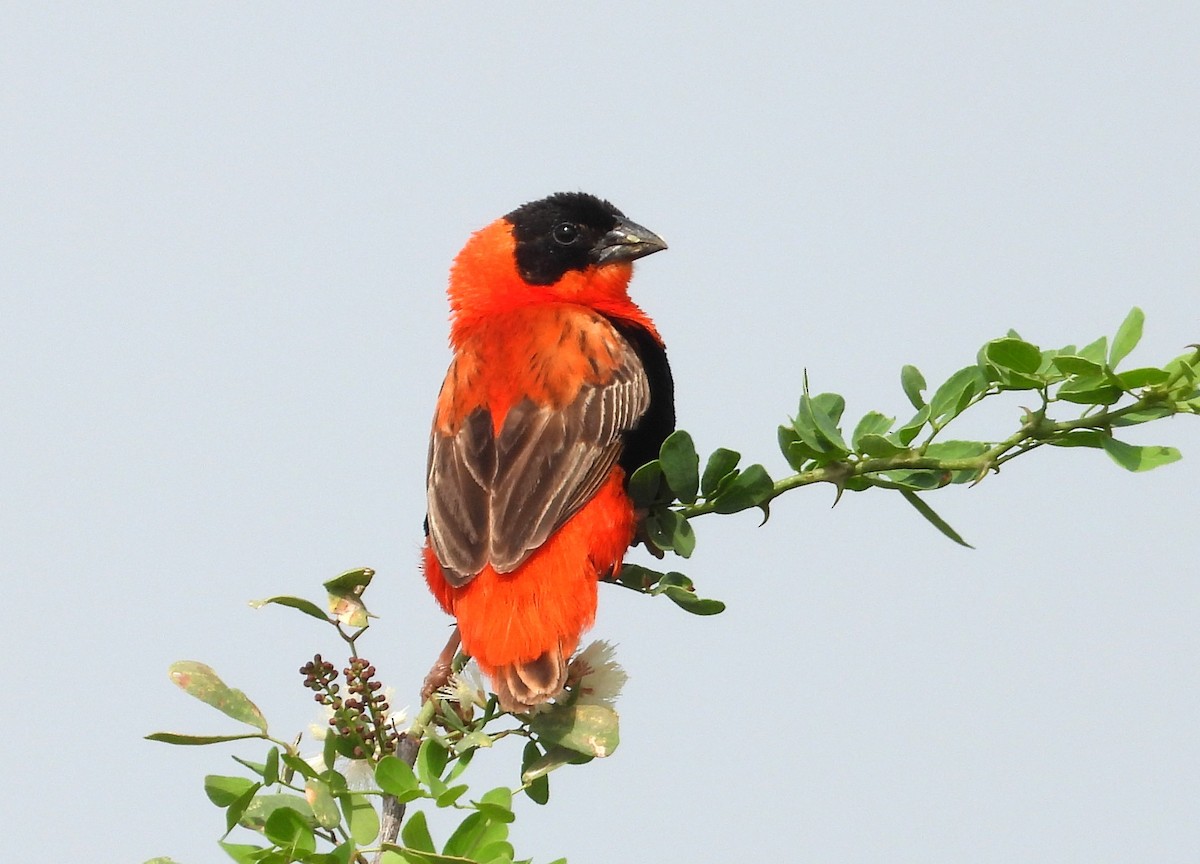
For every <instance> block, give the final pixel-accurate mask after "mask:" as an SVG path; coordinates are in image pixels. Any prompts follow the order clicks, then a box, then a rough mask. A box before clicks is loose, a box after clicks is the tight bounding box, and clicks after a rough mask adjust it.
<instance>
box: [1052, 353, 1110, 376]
mask: <svg viewBox="0 0 1200 864" xmlns="http://www.w3.org/2000/svg"><path fill="white" fill-rule="evenodd" d="M1054 365H1055V366H1056V367H1058V369H1059V371H1061V372H1065V373H1067V374H1068V375H1080V376H1085V377H1092V376H1101V375H1103V374H1104V365H1103V364H1101V363H1093V362H1092V361H1091V360H1088V359H1087V358H1086V357H1077V356H1073V355H1070V354H1060V355H1058V356H1057V357H1055V358H1054Z"/></svg>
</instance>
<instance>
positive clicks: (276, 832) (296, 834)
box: [263, 807, 337, 860]
mask: <svg viewBox="0 0 1200 864" xmlns="http://www.w3.org/2000/svg"><path fill="white" fill-rule="evenodd" d="M334 824H335V825H336V824H337V822H335V823H334ZM263 833H264V834H266V836H267V839H268V840H270V841H271V842H272V843H274V844H275V845H276V846H279V847H280V848H281V849H283V850H284V851H285V852H287V853H288V855H289V856H290V858H291V860H295V859H296V858H297V857H300V856H303V855H307V854H308V853H310V852H315V851H316V850H317V841H316V838H315V837H314V836H313V829H312V827H311V826H310V825H309V824H308V822H306V821H305V820H304V817H302V816H301V815H300V814H299V813H297V812H296V811H295V810H292V809H290V808H288V807H280V808H279V809H277V810H275V812H273V813H272V814H271V815H270V816H268V817H267V821H266V824H265V825H264V826H263Z"/></svg>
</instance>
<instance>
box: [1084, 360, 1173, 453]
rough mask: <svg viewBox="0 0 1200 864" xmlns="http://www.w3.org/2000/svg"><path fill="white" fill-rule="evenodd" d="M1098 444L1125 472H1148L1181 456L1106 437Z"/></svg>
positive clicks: (1168, 451) (1160, 449)
mask: <svg viewBox="0 0 1200 864" xmlns="http://www.w3.org/2000/svg"><path fill="white" fill-rule="evenodd" d="M1115 344H1116V343H1115V342H1114V345H1115ZM1100 443H1101V444H1102V445H1103V447H1104V452H1105V453H1107V454H1108V455H1109V456H1110V457H1112V460H1113V461H1114V462H1116V463H1117V464H1118V465H1120V466H1121V467H1122V468H1124V469H1125V470H1127V471H1149V470H1151V469H1152V468H1157V467H1158V466H1160V465H1168V464H1170V463H1171V462H1178V461H1179V460H1180V459H1181V458H1182V454H1180V452H1179V451H1178V450H1176V449H1175V448H1174V447H1160V446H1150V447H1139V446H1137V445H1135V444H1126V443H1125V442H1124V441H1118V440H1117V439H1115V438H1112V437H1109V436H1107V435H1106V436H1104V437H1103V438H1101V439H1100Z"/></svg>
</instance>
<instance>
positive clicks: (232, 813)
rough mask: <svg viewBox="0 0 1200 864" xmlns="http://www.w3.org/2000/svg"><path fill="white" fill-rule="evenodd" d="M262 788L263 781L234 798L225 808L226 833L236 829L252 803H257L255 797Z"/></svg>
mask: <svg viewBox="0 0 1200 864" xmlns="http://www.w3.org/2000/svg"><path fill="white" fill-rule="evenodd" d="M260 789H262V784H261V783H255V784H253V785H252V786H250V788H248V789H247V790H246V791H245V792H243V793H242V794H241V795H239V796H238V797H237V798H236V799H234V800H233V801H232V802H231V803H230V804H229V806H228V807H226V808H225V833H226V834H228V833H229V832H230V831H232V830H233V829H234V826H236V825H237V824H238V823H239V822H241V821H242V817H243V816H245V815H246V811H247V810H249V809H250V805H251V804H254V803H255V798H256V796H257V795H258V792H259V790H260Z"/></svg>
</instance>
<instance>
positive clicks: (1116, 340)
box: [1108, 306, 1146, 369]
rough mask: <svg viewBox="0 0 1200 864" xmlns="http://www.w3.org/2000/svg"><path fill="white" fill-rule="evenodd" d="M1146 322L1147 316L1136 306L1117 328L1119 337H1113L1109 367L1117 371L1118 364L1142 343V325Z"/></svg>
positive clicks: (1109, 353) (1109, 354)
mask: <svg viewBox="0 0 1200 864" xmlns="http://www.w3.org/2000/svg"><path fill="white" fill-rule="evenodd" d="M1145 321H1146V316H1145V315H1144V314H1143V313H1142V310H1141V309H1139V308H1138V307H1136V306H1134V307H1133V308H1132V309H1130V310H1129V314H1128V315H1126V316H1125V320H1124V321H1122V322H1121V326H1120V327H1119V328H1117V335H1116V336H1114V337H1113V341H1112V348H1111V349H1110V350H1109V352H1108V365H1109V366H1111V367H1113V368H1114V369H1116V368H1117V364H1118V363H1120V362H1121V361H1122V360H1124V359H1125V358H1126V357H1127V356H1129V352H1130V351H1132V350H1133V349H1134V348H1136V347H1137V344H1138V342H1141V341H1142V325H1143V324H1144V323H1145Z"/></svg>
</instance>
